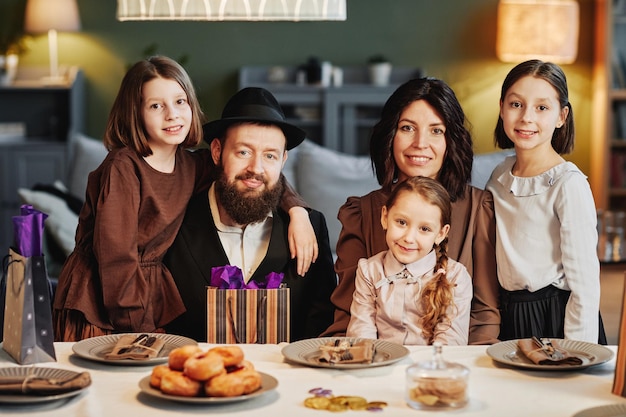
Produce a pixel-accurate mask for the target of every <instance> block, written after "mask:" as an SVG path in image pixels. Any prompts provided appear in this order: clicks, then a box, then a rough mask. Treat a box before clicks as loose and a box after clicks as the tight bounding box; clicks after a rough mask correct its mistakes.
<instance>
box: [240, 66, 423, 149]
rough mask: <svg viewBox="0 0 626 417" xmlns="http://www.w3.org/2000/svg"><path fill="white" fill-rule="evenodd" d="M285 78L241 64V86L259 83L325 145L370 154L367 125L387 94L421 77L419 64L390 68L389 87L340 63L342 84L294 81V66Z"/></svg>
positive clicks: (363, 69) (360, 69) (290, 119)
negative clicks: (276, 78) (280, 79)
mask: <svg viewBox="0 0 626 417" xmlns="http://www.w3.org/2000/svg"><path fill="white" fill-rule="evenodd" d="M280 70H281V71H284V73H283V75H284V81H283V82H269V81H268V80H269V78H270V72H271V71H272V68H271V67H243V68H241V70H240V73H239V88H244V87H251V86H255V87H263V88H265V89H267V90H269V91H271V92H272V94H274V96H275V97H276V99H277V100H278V102H279V103H280V105H281V107H282V108H283V111H284V112H285V117H287V119H288V120H287V121H288V122H289V123H292V124H294V125H296V126H298V127H300V128H302V129H303V130H304V131H305V132H306V133H307V137H308V138H309V139H311V140H313V141H314V142H316V143H318V144H320V145H323V146H325V147H328V148H331V149H335V150H338V151H341V152H345V153H349V154H355V155H361V154H367V153H369V134H370V129H371V128H372V126H374V124H375V123H376V122H377V121H378V119H379V117H380V110H381V108H382V106H383V105H384V104H385V101H387V99H388V98H389V96H390V95H391V93H393V92H394V90H395V89H396V88H397V87H398V86H399V85H400V84H401V83H403V82H405V81H408V80H409V79H411V78H414V77H416V76H419V75H420V74H421V72H420V70H419V69H417V68H406V67H402V68H394V69H393V71H392V74H391V79H390V83H389V85H387V86H374V85H371V84H370V83H369V79H368V73H367V67H342V68H341V72H342V73H343V77H342V78H343V82H342V85H341V86H337V87H334V86H329V87H322V86H316V85H297V84H296V78H297V68H295V67H281V69H280Z"/></svg>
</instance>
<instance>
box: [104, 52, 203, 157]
mask: <svg viewBox="0 0 626 417" xmlns="http://www.w3.org/2000/svg"><path fill="white" fill-rule="evenodd" d="M157 77H162V78H165V79H168V80H174V81H176V82H177V83H178V84H180V86H181V87H182V89H183V90H184V91H185V94H186V95H187V101H188V103H189V107H191V119H192V120H191V129H190V130H189V134H188V135H187V137H186V138H185V140H184V142H183V143H181V145H180V146H181V147H183V148H190V147H194V146H197V145H199V144H200V142H201V141H202V123H203V122H204V113H202V109H201V108H200V103H199V102H198V98H197V97H196V93H195V90H194V88H193V84H192V83H191V79H190V78H189V75H188V74H187V72H186V71H185V70H184V69H183V67H182V66H181V65H180V64H179V63H178V62H176V61H174V60H173V59H171V58H168V57H165V56H153V57H151V58H148V59H144V60H141V61H139V62H137V63H136V64H134V65H133V66H132V67H131V68H130V69H129V70H128V72H127V73H126V75H125V76H124V78H123V79H122V84H121V85H120V89H119V92H118V93H117V97H116V98H115V101H114V102H113V107H112V108H111V112H110V113H109V119H108V121H107V126H106V130H105V132H104V146H106V148H107V149H108V150H112V149H117V148H123V147H129V148H131V149H134V150H135V152H137V153H138V154H139V155H141V156H148V155H152V150H151V149H150V145H149V144H148V136H147V134H146V129H145V126H144V122H143V118H142V114H141V107H142V103H141V101H142V94H141V91H142V89H143V86H144V84H145V83H147V82H148V81H150V80H153V79H155V78H157Z"/></svg>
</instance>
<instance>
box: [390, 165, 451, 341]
mask: <svg viewBox="0 0 626 417" xmlns="http://www.w3.org/2000/svg"><path fill="white" fill-rule="evenodd" d="M404 192H411V193H415V194H418V195H419V196H421V197H422V198H424V200H426V201H427V202H429V203H430V204H432V205H434V206H436V207H438V208H439V210H440V211H441V227H444V226H445V225H446V224H450V222H451V220H452V219H451V217H452V206H451V203H450V195H449V193H448V192H447V191H446V189H445V188H444V187H443V185H441V183H439V182H438V181H436V180H433V179H431V178H427V177H419V176H418V177H411V178H408V179H407V180H405V181H403V182H401V183H399V184H398V185H397V186H396V187H395V188H394V189H393V191H392V192H391V195H390V196H389V199H388V200H387V204H386V206H387V208H391V207H392V206H393V205H394V203H395V202H396V200H397V199H398V195H399V194H401V193H404ZM433 249H434V250H435V251H436V253H437V261H436V263H435V268H434V269H433V273H434V274H435V276H434V277H433V278H432V279H431V280H430V281H429V282H428V283H427V284H426V285H425V286H424V288H423V290H422V291H421V293H420V294H419V297H420V299H419V300H416V302H417V303H418V305H421V307H422V311H423V312H424V315H423V316H422V318H421V327H422V334H423V336H424V339H426V340H427V341H428V344H432V343H433V342H434V340H435V338H436V337H437V335H438V334H440V333H443V332H445V331H446V330H447V329H448V328H449V327H450V326H451V324H452V321H451V318H450V312H451V308H454V307H455V306H454V287H455V285H454V284H453V283H451V282H450V281H448V279H447V277H446V271H447V268H448V238H447V237H445V238H444V239H443V240H442V241H441V242H440V243H439V244H437V243H435V244H434V245H433Z"/></svg>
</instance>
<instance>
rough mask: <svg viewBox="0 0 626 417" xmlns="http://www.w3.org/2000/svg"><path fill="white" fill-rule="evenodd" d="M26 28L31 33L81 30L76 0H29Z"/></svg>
mask: <svg viewBox="0 0 626 417" xmlns="http://www.w3.org/2000/svg"><path fill="white" fill-rule="evenodd" d="M24 29H25V30H26V32H29V33H45V32H48V31H49V30H57V31H59V32H75V31H78V30H80V16H79V14H78V6H77V4H76V0H28V2H27V3H26V12H25V20H24Z"/></svg>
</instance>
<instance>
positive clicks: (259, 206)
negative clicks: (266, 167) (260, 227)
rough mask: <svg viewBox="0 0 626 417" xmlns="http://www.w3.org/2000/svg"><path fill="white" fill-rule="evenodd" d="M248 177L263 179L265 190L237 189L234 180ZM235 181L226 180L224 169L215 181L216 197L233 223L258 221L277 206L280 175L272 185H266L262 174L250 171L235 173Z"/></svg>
mask: <svg viewBox="0 0 626 417" xmlns="http://www.w3.org/2000/svg"><path fill="white" fill-rule="evenodd" d="M249 178H254V179H256V180H259V181H263V183H264V184H265V190H264V191H261V192H260V193H258V192H257V191H254V190H246V191H239V190H238V189H237V185H236V184H235V181H237V180H246V179H249ZM235 181H233V182H228V179H227V178H226V176H225V175H224V171H221V172H220V175H219V178H218V179H217V181H216V182H215V191H216V193H215V194H216V197H217V199H218V200H219V202H220V204H221V205H222V208H223V209H224V210H225V211H226V213H227V214H228V215H229V216H230V218H231V219H232V220H233V221H235V223H237V224H240V225H246V224H249V223H255V222H260V221H262V220H264V219H265V218H266V217H267V215H268V214H269V213H270V212H271V211H272V210H274V209H275V208H276V207H278V203H279V202H280V198H281V196H282V194H283V189H284V185H283V177H282V176H281V178H280V179H279V180H278V181H277V182H276V184H275V185H274V186H273V187H269V186H268V184H267V180H266V179H265V178H264V177H263V176H262V175H255V174H252V173H245V174H241V175H237V176H236V177H235Z"/></svg>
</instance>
